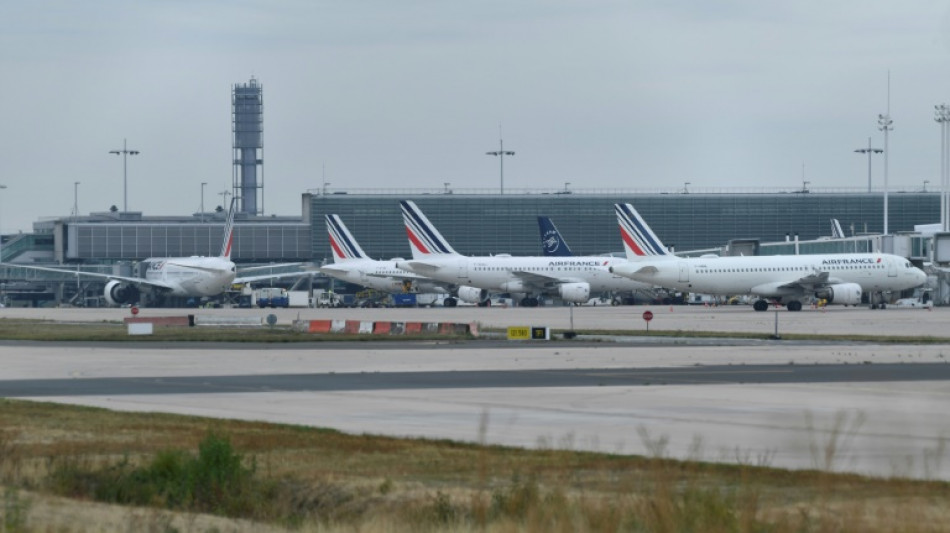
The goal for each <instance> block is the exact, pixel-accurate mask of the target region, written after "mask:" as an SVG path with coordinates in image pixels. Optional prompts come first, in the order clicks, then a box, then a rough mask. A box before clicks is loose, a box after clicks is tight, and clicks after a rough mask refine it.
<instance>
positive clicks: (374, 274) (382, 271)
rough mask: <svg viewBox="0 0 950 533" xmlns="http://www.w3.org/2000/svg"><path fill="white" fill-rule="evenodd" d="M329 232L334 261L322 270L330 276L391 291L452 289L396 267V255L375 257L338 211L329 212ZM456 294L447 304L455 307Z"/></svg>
mask: <svg viewBox="0 0 950 533" xmlns="http://www.w3.org/2000/svg"><path fill="white" fill-rule="evenodd" d="M326 219H327V232H328V233H329V234H330V248H331V249H332V250H333V263H330V264H327V265H323V266H322V267H320V268H319V269H318V270H320V272H323V273H324V274H326V275H328V276H332V277H334V278H336V279H339V280H343V281H346V282H348V283H355V284H357V285H362V286H364V287H369V288H371V289H376V290H379V291H383V292H388V293H404V292H437V293H446V294H447V293H449V292H450V291H449V287H448V284H446V283H440V282H437V281H433V280H431V279H429V278H424V277H422V276H419V275H417V274H413V273H411V272H406V271H405V270H402V269H400V268H397V267H396V261H397V260H396V259H393V260H389V261H377V260H375V259H371V258H370V257H369V256H368V255H366V252H364V251H363V249H362V248H361V247H360V245H359V243H358V242H356V239H355V238H353V235H352V234H351V233H350V230H349V229H348V228H347V227H346V224H344V223H343V221H342V220H340V217H339V216H337V215H327V216H326ZM456 303H457V302H456V300H455V299H454V298H446V299H445V300H444V301H443V305H445V306H446V307H454V306H455V304H456Z"/></svg>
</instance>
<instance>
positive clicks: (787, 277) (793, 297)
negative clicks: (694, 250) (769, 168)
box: [610, 204, 927, 311]
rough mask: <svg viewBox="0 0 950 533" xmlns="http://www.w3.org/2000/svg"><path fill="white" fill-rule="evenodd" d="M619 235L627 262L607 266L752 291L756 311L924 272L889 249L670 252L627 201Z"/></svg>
mask: <svg viewBox="0 0 950 533" xmlns="http://www.w3.org/2000/svg"><path fill="white" fill-rule="evenodd" d="M615 208H616V211H617V220H618V222H619V223H620V235H621V237H622V239H623V242H624V246H625V248H626V250H627V256H628V259H630V262H628V263H623V264H618V265H613V266H611V269H610V271H611V272H613V273H615V274H620V275H622V276H627V277H629V278H631V279H635V280H638V281H642V282H645V283H653V284H655V285H659V286H661V287H667V288H670V289H675V290H681V291H689V292H698V293H704V294H727V295H728V294H753V295H756V296H758V297H759V298H758V299H757V300H755V303H754V304H753V308H754V309H755V310H756V311H765V310H766V309H768V301H767V300H766V298H767V299H770V300H773V301H775V302H784V303H785V305H786V307H787V308H788V310H789V311H800V310H801V308H802V300H803V299H806V298H809V297H812V296H814V297H815V298H821V299H825V300H827V301H828V303H836V304H844V305H857V304H859V303H861V295H862V294H863V293H868V294H869V300H870V302H871V309H877V308H878V305H879V304H878V301H876V300H875V298H874V294H875V293H880V295H881V298H880V299H879V301H880V307H881V308H882V309H883V308H884V306H885V304H884V299H883V293H884V292H886V291H900V290H904V289H910V288H913V287H918V286H920V285H922V284H923V283H924V282H925V281H926V280H927V276H926V274H924V272H923V271H922V270H920V269H919V268H917V267H915V266H914V265H912V264H911V263H910V261H908V260H907V259H905V258H903V257H899V256H896V255H891V254H880V253H872V254H820V255H774V256H753V257H709V256H706V257H696V258H681V257H676V256H675V255H673V254H671V253H670V252H669V251H667V250H666V248H665V247H664V246H663V244H662V243H661V242H660V240H659V238H657V237H656V235H655V234H654V233H653V230H651V229H650V227H649V226H648V225H647V224H646V222H645V221H644V220H643V218H641V217H640V214H639V213H637V211H636V209H634V208H633V206H632V205H630V204H616V206H615Z"/></svg>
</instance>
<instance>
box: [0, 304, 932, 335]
mask: <svg viewBox="0 0 950 533" xmlns="http://www.w3.org/2000/svg"><path fill="white" fill-rule="evenodd" d="M648 309H649V310H650V311H651V312H652V313H653V316H654V318H653V320H652V321H651V322H650V329H654V330H682V331H742V332H754V333H763V334H770V333H772V332H773V331H774V329H775V319H776V317H778V322H779V333H815V334H845V333H848V334H861V335H910V336H946V337H947V338H948V341H950V329H948V328H947V326H946V324H948V323H950V307H943V308H937V309H934V310H933V311H927V310H924V309H898V308H895V307H893V306H892V307H890V308H888V309H886V310H878V311H871V310H870V309H868V308H866V307H842V306H832V307H829V308H827V309H804V310H802V311H800V312H797V313H790V312H788V311H786V310H785V309H779V310H778V311H771V310H770V311H766V312H761V313H757V312H755V311H753V310H752V308H751V306H747V305H736V306H723V307H704V306H683V305H680V306H674V307H670V306H645V305H635V306H618V307H611V306H584V307H575V308H574V311H573V315H574V328H575V329H579V330H582V329H599V330H631V329H637V330H643V329H646V327H645V323H644V321H643V318H642V316H643V312H644V311H646V310H648ZM188 314H195V315H214V316H221V315H233V316H256V317H265V316H267V315H269V314H274V315H276V316H277V318H278V324H283V325H289V324H290V323H291V322H292V321H293V320H296V319H298V318H299V319H302V320H316V319H350V320H369V321H397V322H399V321H402V322H406V321H421V322H478V323H480V324H482V325H483V326H488V327H507V326H523V325H533V326H548V327H551V328H558V329H567V328H568V327H570V323H571V322H570V317H571V311H570V309H569V308H567V307H541V308H522V307H511V308H500V307H495V308H479V307H456V308H449V309H446V308H441V307H437V308H431V309H306V308H304V309H141V310H140V314H139V316H170V315H174V316H182V315H188ZM127 316H131V314H130V312H129V310H128V309H26V308H5V309H0V318H2V317H8V318H14V317H15V318H35V319H49V320H62V321H73V322H76V321H87V322H101V321H121V320H122V319H123V318H125V317H127Z"/></svg>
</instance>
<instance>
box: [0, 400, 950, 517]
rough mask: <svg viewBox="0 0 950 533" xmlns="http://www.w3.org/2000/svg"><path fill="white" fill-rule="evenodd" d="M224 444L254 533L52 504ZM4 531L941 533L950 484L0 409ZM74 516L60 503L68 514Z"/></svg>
mask: <svg viewBox="0 0 950 533" xmlns="http://www.w3.org/2000/svg"><path fill="white" fill-rule="evenodd" d="M209 431H213V432H214V433H217V434H222V435H227V436H228V438H229V439H230V441H231V442H232V443H233V446H234V449H235V450H237V451H238V452H239V453H240V454H241V455H243V456H244V458H245V460H247V461H248V462H250V461H251V460H253V462H254V463H255V464H256V475H257V476H259V477H260V478H261V479H262V480H266V481H267V482H268V483H271V486H273V487H278V489H279V490H280V491H281V493H280V494H281V498H280V503H279V505H274V506H272V507H268V508H266V509H263V510H262V511H260V512H259V513H258V514H257V515H255V516H254V520H256V522H246V521H241V520H235V519H234V517H231V518H221V517H209V516H203V515H202V516H199V515H194V514H189V513H183V512H172V511H169V510H166V509H159V508H123V507H118V506H114V505H106V504H100V503H91V502H88V501H84V500H61V499H58V498H59V496H55V495H51V494H50V493H51V491H52V490H53V489H54V488H55V487H54V486H53V485H52V484H51V482H50V477H51V476H50V474H51V472H53V471H54V470H55V469H56V468H57V466H58V465H61V464H62V462H63V461H69V462H70V464H72V465H78V466H80V467H81V468H83V469H86V470H89V471H93V470H95V469H101V468H104V467H107V466H109V465H116V464H118V463H120V462H123V461H126V462H127V463H128V464H130V465H145V464H147V463H148V462H149V461H151V459H152V458H154V456H155V455H156V454H157V453H158V452H160V451H163V450H169V449H179V450H187V451H189V452H190V453H192V452H194V451H195V450H196V449H197V448H198V445H199V443H200V442H202V440H203V439H205V438H206V437H207V435H208V434H209ZM0 482H2V484H3V485H4V486H5V487H6V488H7V489H6V491H5V492H4V500H3V505H2V507H0V515H2V520H0V531H63V532H67V531H115V530H119V531H122V530H128V531H255V530H262V529H263V528H264V526H265V524H266V526H267V528H275V529H281V528H290V529H293V530H296V531H367V532H389V531H487V532H508V531H512V532H514V531H545V532H547V531H571V532H573V531H670V532H673V531H728V532H732V531H735V532H745V531H750V532H751V531H770V532H779V533H781V532H799V531H802V532H811V531H815V532H825V531H835V532H837V531H906V532H918V531H921V532H923V531H950V506H948V505H947V502H948V501H950V486H948V484H946V483H943V482H924V481H910V480H884V479H873V478H864V477H860V476H855V475H841V474H831V473H826V472H821V471H786V470H779V469H772V468H766V467H753V466H729V465H717V464H709V463H695V462H680V461H671V460H665V459H656V458H642V457H631V456H616V455H607V454H595V453H586V452H576V451H556V450H540V451H527V450H520V449H512V448H504V447H495V446H477V445H471V444H459V443H454V442H448V441H433V440H422V439H408V440H407V439H395V438H387V437H376V436H353V435H345V434H342V433H339V432H336V431H330V430H323V429H316V428H305V427H297V426H285V425H271V424H263V423H252V422H241V421H228V420H212V419H204V418H193V417H184V416H177V415H165V414H141V413H118V412H111V411H106V410H101V409H93V408H84V407H73V406H64V405H56V404H46V403H33V402H20V401H8V400H0ZM70 501H71V502H72V503H67V502H70Z"/></svg>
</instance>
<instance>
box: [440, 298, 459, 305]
mask: <svg viewBox="0 0 950 533" xmlns="http://www.w3.org/2000/svg"><path fill="white" fill-rule="evenodd" d="M458 304H459V302H458V300H456V299H455V298H446V299H445V300H442V307H455V306H457V305H458Z"/></svg>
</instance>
